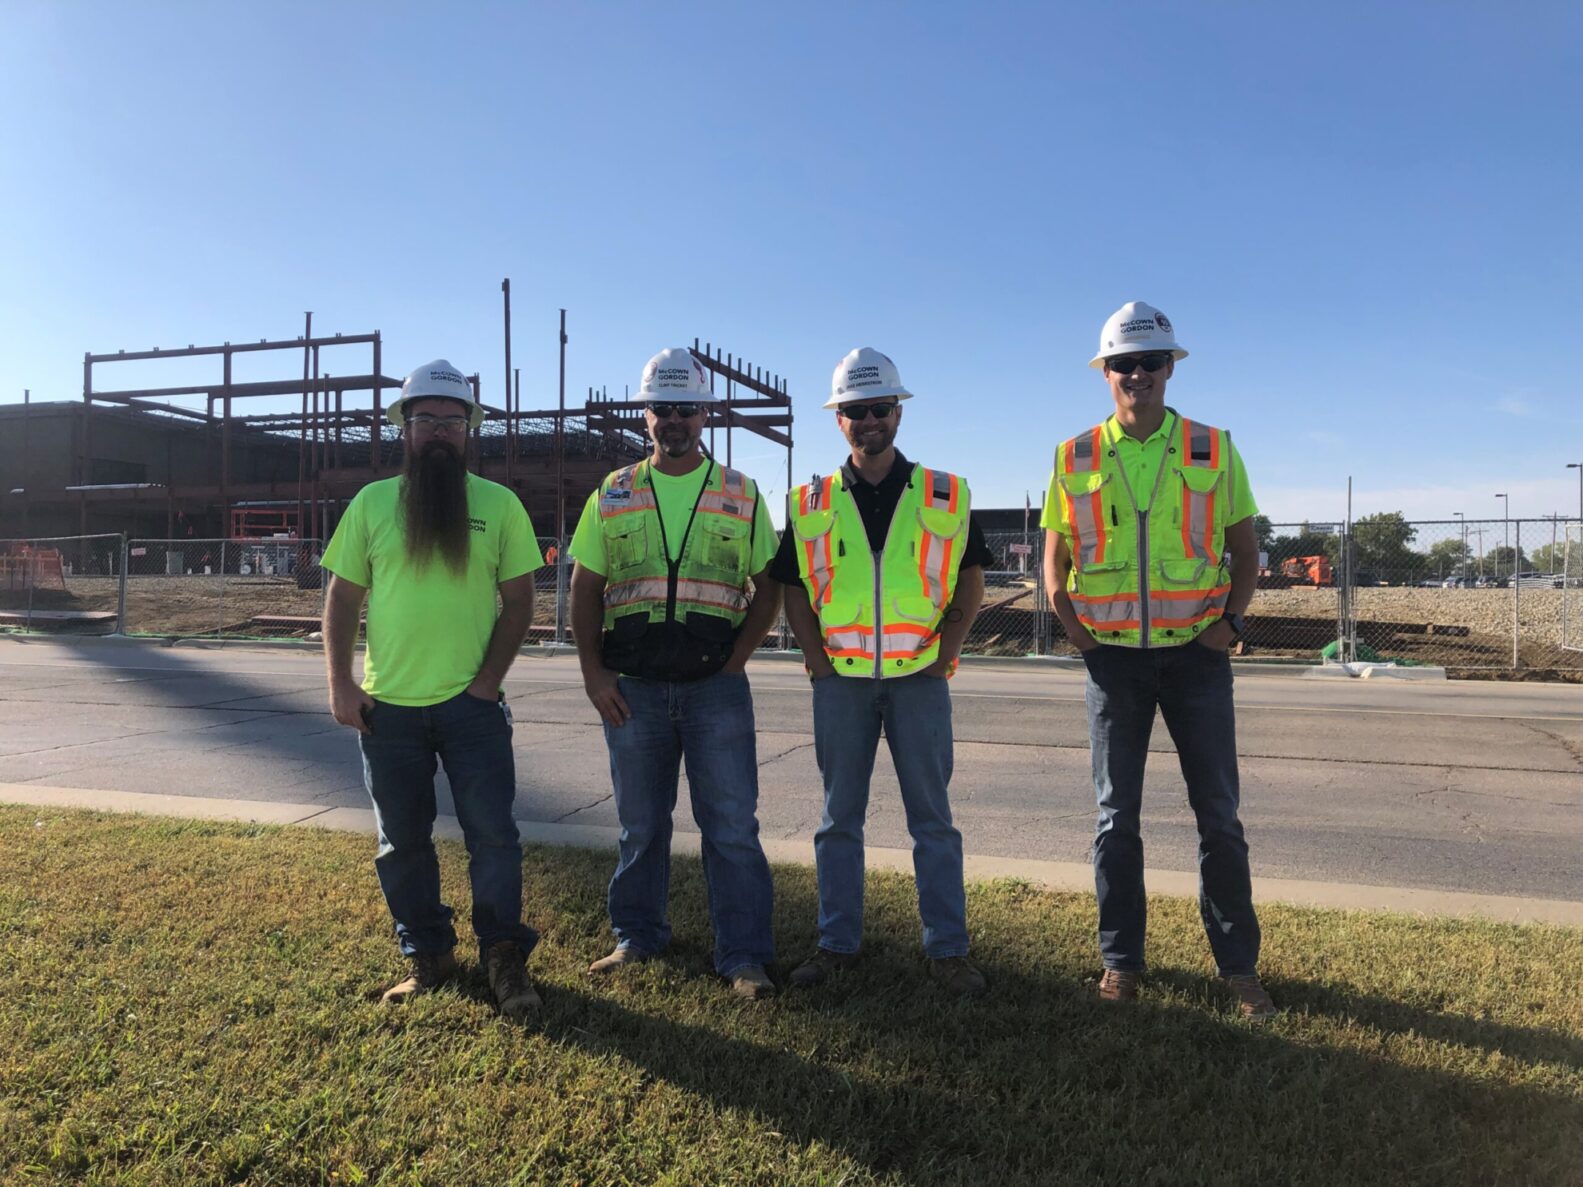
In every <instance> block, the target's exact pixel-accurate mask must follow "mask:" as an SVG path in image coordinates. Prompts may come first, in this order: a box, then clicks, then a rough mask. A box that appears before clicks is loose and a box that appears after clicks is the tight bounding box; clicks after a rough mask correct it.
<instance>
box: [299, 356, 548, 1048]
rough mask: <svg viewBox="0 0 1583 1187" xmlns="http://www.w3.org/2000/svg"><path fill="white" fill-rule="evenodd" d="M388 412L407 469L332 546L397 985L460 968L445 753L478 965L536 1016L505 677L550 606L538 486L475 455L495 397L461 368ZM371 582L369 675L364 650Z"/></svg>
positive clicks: (346, 710) (341, 673)
mask: <svg viewBox="0 0 1583 1187" xmlns="http://www.w3.org/2000/svg"><path fill="white" fill-rule="evenodd" d="M389 416H390V419H391V420H392V421H394V422H395V423H396V424H398V425H401V426H402V442H403V444H404V446H405V457H404V460H403V463H402V472H401V477H399V478H389V479H385V480H384V481H382V482H373V483H370V484H369V485H368V486H365V487H364V488H363V489H362V490H361V491H359V492H358V493H357V497H356V498H354V499H353V500H352V502H351V504H350V505H349V506H348V507H347V509H346V513H345V515H343V516H342V517H341V522H340V524H339V526H337V528H336V530H335V536H334V537H333V538H332V539H331V541H330V545H329V547H328V548H327V549H326V550H325V554H324V561H323V565H324V568H325V569H326V570H328V571H329V572H330V573H331V574H332V576H331V579H330V586H329V589H328V591H327V592H326V595H325V606H324V652H325V657H326V659H327V661H328V663H329V679H330V711H331V713H332V714H334V716H335V720H336V721H338V722H340V723H341V724H342V725H346V726H350V727H351V728H353V729H355V730H357V731H358V734H359V742H360V744H361V747H362V753H363V781H364V784H365V786H366V787H367V788H368V794H369V797H370V798H371V799H372V800H373V802H374V815H375V819H376V821H377V824H378V828H379V852H378V854H377V856H376V857H375V859H374V867H375V869H376V870H377V872H378V874H379V884H380V888H381V889H382V890H383V891H384V894H385V903H386V905H387V906H388V907H389V908H390V914H391V916H392V918H393V919H394V921H395V929H396V937H397V940H398V941H399V943H400V946H401V951H402V954H403V955H404V956H405V957H406V958H407V960H408V964H409V968H408V970H407V975H406V976H405V977H404V978H403V979H401V980H400V981H398V982H397V983H396V984H395V985H392V986H391V987H390V988H389V989H387V990H386V991H385V993H384V997H383V1000H384V1001H386V1002H391V1003H394V1002H401V1001H405V1000H406V999H407V998H409V997H411V996H413V995H414V994H417V993H423V992H426V991H428V990H431V989H434V988H436V987H438V986H440V985H442V984H443V983H445V982H446V981H448V980H449V979H450V978H452V977H453V976H455V975H456V973H457V971H458V966H457V963H456V958H455V956H454V955H453V953H452V949H453V948H454V947H455V945H456V932H455V930H454V929H453V928H452V926H451V918H452V911H451V908H450V907H448V906H446V905H445V904H444V903H443V902H442V901H441V900H440V867H439V860H438V858H437V856H436V854H435V849H434V817H435V811H436V809H435V798H434V772H435V765H436V760H438V762H439V763H442V764H444V766H445V774H446V778H447V779H448V780H449V781H450V785H451V797H452V799H453V800H454V801H455V803H456V815H457V818H458V819H459V820H460V822H461V826H462V834H463V836H464V838H465V839H466V842H467V853H468V858H469V861H468V876H469V878H470V879H471V883H472V892H473V932H474V934H475V936H476V937H477V940H478V950H479V963H480V964H481V965H483V966H484V967H485V969H486V970H487V974H488V979H489V987H490V991H491V992H492V994H493V996H494V999H495V1002H496V1005H497V1006H498V1007H499V1009H500V1012H501V1013H502V1014H503V1015H505V1016H506V1017H508V1018H510V1019H512V1020H514V1021H523V1020H525V1019H527V1018H528V1017H529V1016H530V1015H531V1014H532V1013H533V1012H534V1011H535V1010H536V1009H537V1008H538V1007H539V1006H540V1005H541V1002H540V1001H539V997H538V995H537V994H536V993H535V992H534V990H533V987H532V985H530V984H529V983H528V979H527V973H526V968H525V962H526V958H527V954H528V953H529V952H531V951H532V950H533V947H534V945H535V944H537V943H538V939H539V937H538V933H537V932H535V931H534V930H533V929H532V928H531V927H528V926H527V925H525V924H524V923H523V922H522V845H521V842H520V840H519V837H518V833H517V826H516V822H515V821H514V820H513V819H512V815H511V806H512V801H513V800H514V798H515V796H516V768H515V763H514V759H513V755H512V749H511V714H510V711H509V709H508V708H507V707H506V702H505V696H504V694H503V693H502V692H501V688H500V685H501V681H502V680H503V679H504V678H505V675H506V670H507V669H508V668H510V667H511V661H512V660H514V659H515V658H516V655H517V648H518V647H520V646H521V645H522V640H523V638H524V636H526V634H527V631H528V626H529V624H530V623H531V622H532V620H533V572H534V570H535V569H538V568H539V567H540V566H541V565H542V564H543V563H544V562H543V558H542V557H541V556H540V554H539V545H538V540H537V539H536V538H535V536H534V534H533V525H532V524H531V523H530V522H529V520H528V515H527V512H526V511H525V510H524V509H523V507H522V502H521V500H520V499H518V498H517V496H516V495H515V494H514V493H513V492H512V491H510V490H508V489H507V488H505V487H503V486H500V485H499V484H498V483H494V482H488V481H486V480H484V479H482V478H479V477H478V476H477V475H474V474H470V473H468V471H467V463H466V457H465V451H466V448H467V431H468V429H469V428H470V427H472V426H475V425H477V424H478V423H479V422H480V421H481V420H482V419H483V409H482V408H480V407H479V406H478V405H477V403H475V402H474V400H473V393H472V388H471V387H470V386H469V384H468V383H467V381H466V380H465V379H464V378H463V377H462V375H461V374H460V373H459V372H458V371H457V370H456V368H455V367H453V366H451V364H450V363H448V362H446V361H445V360H444V359H436V360H435V361H434V362H432V363H430V364H428V365H427V366H424V367H419V368H418V369H417V370H416V371H414V372H413V373H412V374H411V375H409V376H407V378H406V380H405V382H403V383H402V385H401V396H400V398H399V399H397V400H396V401H395V402H394V403H392V404H391V406H390V411H389ZM497 593H498V595H499V599H500V603H501V610H500V613H499V615H498V616H497V615H496V612H495V599H496V594H497ZM365 596H366V597H367V600H368V648H367V652H366V654H365V656H364V662H363V680H362V683H361V685H359V683H358V682H357V681H356V680H355V679H354V678H353V676H352V651H353V647H354V645H355V643H356V641H357V623H358V614H359V612H360V611H361V609H362V606H363V601H364V598H365Z"/></svg>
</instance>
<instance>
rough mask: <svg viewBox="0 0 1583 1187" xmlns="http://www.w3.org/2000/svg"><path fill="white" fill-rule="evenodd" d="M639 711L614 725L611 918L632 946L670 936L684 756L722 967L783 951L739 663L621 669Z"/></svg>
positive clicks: (652, 948)
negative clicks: (702, 673) (673, 677)
mask: <svg viewBox="0 0 1583 1187" xmlns="http://www.w3.org/2000/svg"><path fill="white" fill-rule="evenodd" d="M620 688H621V696H622V697H623V699H625V700H626V702H627V707H628V708H630V709H631V710H632V716H631V718H629V719H628V721H627V722H626V724H625V725H620V726H612V725H610V724H609V723H606V725H605V742H606V743H607V745H608V746H609V748H610V780H611V783H612V784H613V786H614V788H615V801H616V817H617V818H618V819H619V820H620V821H621V842H620V860H619V862H618V863H617V865H616V872H615V874H614V876H613V877H612V878H611V879H610V923H611V926H612V928H613V929H614V931H615V933H616V939H617V940H618V942H619V943H620V944H621V945H622V946H623V947H631V948H636V949H638V950H639V951H640V952H645V953H649V954H653V953H656V952H659V951H661V950H663V949H664V948H665V947H666V945H668V944H669V943H670V942H671V925H670V921H669V919H668V915H667V911H666V900H667V899H668V898H669V896H670V885H671V816H672V813H674V812H675V810H676V787H677V781H678V779H679V778H680V776H681V763H682V760H683V759H685V760H686V762H687V786H688V789H689V791H690V792H691V793H692V806H693V819H694V820H695V821H697V823H698V831H699V833H701V834H702V838H703V859H704V863H703V864H704V882H705V884H706V886H707V887H708V891H709V918H710V921H711V922H712V923H713V924H714V931H715V953H714V957H715V971H716V972H718V973H719V974H720V975H721V976H723V977H729V976H731V974H732V973H734V972H736V971H737V970H738V969H740V968H743V967H744V966H746V965H754V964H756V965H767V964H769V963H770V962H771V961H773V960H774V959H775V944H774V941H773V939H772V937H771V925H770V913H771V911H772V909H773V899H774V891H773V888H772V886H771V883H770V867H769V862H768V861H766V860H765V857H764V849H763V846H761V845H760V844H759V822H758V802H759V768H758V750H757V745H756V737H755V734H754V728H753V694H752V692H751V691H750V689H749V688H748V678H747V677H746V676H744V675H742V674H740V673H736V674H727V673H725V672H721V673H718V674H717V675H714V676H709V677H706V678H705V679H703V680H690V681H687V682H685V683H671V682H668V681H661V680H639V679H638V678H637V677H634V676H623V677H621V680H620Z"/></svg>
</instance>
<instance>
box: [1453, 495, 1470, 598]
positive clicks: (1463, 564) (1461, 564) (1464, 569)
mask: <svg viewBox="0 0 1583 1187" xmlns="http://www.w3.org/2000/svg"><path fill="white" fill-rule="evenodd" d="M1451 514H1452V515H1455V516H1456V517H1457V518H1458V519H1459V520H1461V521H1462V551H1461V552H1460V553H1459V554H1458V555H1457V561H1458V564H1457V569H1458V571H1459V572H1460V573H1461V574H1462V588H1463V589H1466V588H1467V587H1468V517H1467V516H1466V515H1463V514H1462V512H1460V511H1453V512H1452V513H1451Z"/></svg>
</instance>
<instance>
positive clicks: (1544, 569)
mask: <svg viewBox="0 0 1583 1187" xmlns="http://www.w3.org/2000/svg"><path fill="white" fill-rule="evenodd" d="M1577 553H1578V549H1577V547H1576V546H1574V547H1573V549H1572V554H1573V556H1572V567H1573V568H1574V569H1575V568H1577V563H1578V562H1577ZM1566 554H1567V546H1566V545H1565V544H1541V545H1540V546H1539V547H1538V548H1536V549H1534V555H1533V567H1534V568H1535V569H1538V570H1539V572H1541V573H1559V572H1560V571H1561V567H1562V565H1563V564H1564V563H1565V561H1566Z"/></svg>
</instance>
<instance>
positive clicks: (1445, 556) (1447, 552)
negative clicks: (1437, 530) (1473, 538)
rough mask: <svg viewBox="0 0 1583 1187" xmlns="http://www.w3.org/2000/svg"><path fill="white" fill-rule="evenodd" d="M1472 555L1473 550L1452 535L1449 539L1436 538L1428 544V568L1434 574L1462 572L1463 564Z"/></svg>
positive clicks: (1442, 575)
mask: <svg viewBox="0 0 1583 1187" xmlns="http://www.w3.org/2000/svg"><path fill="white" fill-rule="evenodd" d="M1472 556H1473V550H1472V549H1471V548H1469V547H1468V546H1467V545H1466V544H1464V543H1463V542H1462V540H1461V539H1460V538H1459V537H1456V536H1453V537H1452V538H1451V539H1449V540H1436V541H1435V542H1434V543H1433V544H1431V545H1430V546H1429V553H1428V561H1429V564H1428V569H1429V571H1430V572H1432V573H1434V574H1435V575H1436V576H1440V577H1449V576H1451V575H1452V574H1457V573H1461V572H1462V566H1463V564H1464V563H1465V562H1466V561H1468V560H1470V559H1471V558H1472Z"/></svg>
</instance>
